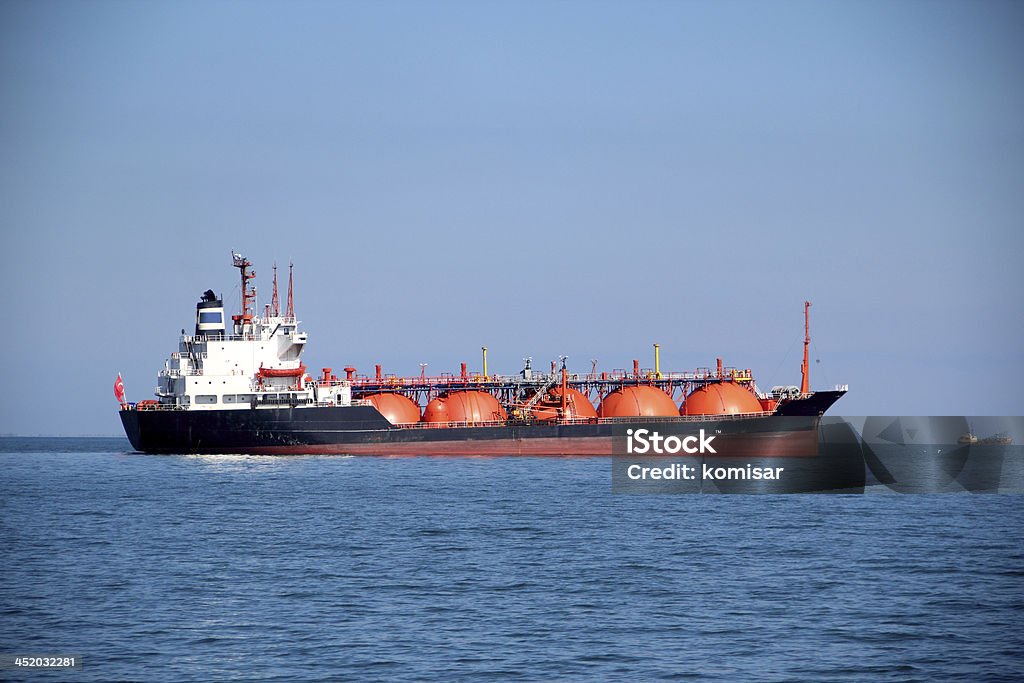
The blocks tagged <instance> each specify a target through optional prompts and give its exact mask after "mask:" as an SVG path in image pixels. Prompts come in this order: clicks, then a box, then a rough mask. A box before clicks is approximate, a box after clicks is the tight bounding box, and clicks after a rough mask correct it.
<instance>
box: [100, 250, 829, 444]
mask: <svg viewBox="0 0 1024 683" xmlns="http://www.w3.org/2000/svg"><path fill="white" fill-rule="evenodd" d="M232 265H233V267H235V268H237V269H238V271H239V274H240V278H241V306H240V310H239V312H238V313H235V314H232V315H231V316H230V320H228V318H227V317H226V315H225V310H224V301H223V296H218V295H216V294H215V293H214V292H213V290H207V291H206V292H205V293H203V294H202V296H201V298H200V300H199V302H198V304H197V305H196V311H195V326H194V330H192V333H191V334H188V333H186V332H185V330H184V329H183V330H182V333H181V336H180V339H179V342H178V350H177V351H175V352H173V353H171V354H170V357H169V358H168V359H167V360H166V361H165V363H164V367H163V369H162V370H160V372H159V373H158V385H157V387H156V391H155V396H156V398H154V399H148V400H142V401H138V402H134V403H133V402H129V401H127V400H126V399H125V395H124V385H123V382H122V380H121V377H120V375H118V380H117V382H116V383H115V387H114V393H115V396H116V397H117V399H118V402H119V404H120V417H121V422H122V424H123V425H124V429H125V433H126V434H127V436H128V439H129V441H130V442H131V444H132V447H133V448H135V449H136V450H137V451H141V452H146V453H241V454H352V455H384V456H388V455H452V454H466V455H469V454H472V455H612V454H614V451H615V443H616V441H615V440H616V438H619V437H622V436H623V435H625V434H626V433H627V431H628V430H635V429H643V428H646V429H649V430H651V429H660V430H663V431H671V432H674V433H687V434H689V433H693V434H696V433H698V432H699V430H706V431H707V432H708V433H710V434H715V435H716V436H717V437H718V439H719V441H718V443H719V444H723V445H726V446H730V445H731V447H732V450H731V452H732V453H735V454H741V453H756V454H758V455H764V456H787V455H813V454H814V453H815V452H816V449H817V431H816V430H817V426H818V420H819V418H820V416H821V415H823V414H824V413H825V411H826V410H828V408H829V407H830V406H831V405H832V404H834V403H835V402H836V401H837V400H838V399H839V398H840V397H842V395H843V394H844V393H846V391H847V389H848V387H846V386H837V387H835V388H834V389H832V390H828V391H810V389H809V374H810V373H809V365H808V345H809V343H810V327H809V307H810V303H809V302H804V358H803V363H802V365H801V383H800V386H799V387H797V386H778V387H774V388H772V390H771V391H769V392H761V391H760V390H759V389H758V388H757V385H756V384H755V382H754V377H753V375H752V373H751V371H750V370H749V369H740V368H735V367H728V366H725V365H724V364H723V362H722V360H721V359H720V358H719V359H717V363H716V365H715V367H713V368H712V367H705V368H698V369H697V370H694V371H686V372H667V371H666V372H663V371H662V369H661V363H660V346H659V345H658V344H655V345H654V367H653V368H646V369H642V368H641V367H640V363H639V361H633V368H632V370H631V371H629V370H616V371H612V372H601V373H598V372H597V369H596V367H592V369H591V372H590V373H586V374H580V373H570V372H569V371H568V369H567V364H566V358H564V357H563V358H561V359H560V364H559V363H557V362H552V363H551V366H550V369H547V371H539V370H536V369H534V368H533V367H532V362H531V360H529V359H527V360H526V361H525V364H524V367H523V368H522V370H521V371H520V372H518V373H516V374H514V375H502V374H492V373H491V372H489V370H488V367H487V348H486V347H482V348H481V351H482V362H483V367H482V370H481V371H479V372H469V371H468V370H467V366H466V364H465V363H463V364H462V367H461V369H460V371H459V372H458V373H451V374H445V375H441V376H438V377H431V376H427V375H426V372H425V367H424V368H421V373H420V374H419V375H418V376H411V377H402V376H396V375H391V374H384V373H383V372H382V369H381V366H380V365H377V366H376V368H375V372H374V373H373V374H370V375H365V374H360V373H359V372H358V371H357V370H356V368H354V367H345V368H344V371H343V373H339V374H340V376H339V374H336V373H335V372H334V371H333V370H332V368H330V367H323V368H321V369H320V371H319V372H317V373H316V374H315V375H313V374H311V373H310V372H309V369H308V368H307V367H306V365H305V364H304V362H303V351H304V350H305V347H306V343H307V335H306V333H305V332H303V331H300V329H299V321H298V320H297V319H296V316H295V307H294V298H293V286H292V283H293V273H292V267H291V266H289V272H288V294H287V299H286V302H285V306H284V312H283V313H282V311H281V308H282V307H281V302H280V300H279V296H278V285H277V267H276V265H275V266H274V276H273V285H272V296H271V301H270V303H268V304H265V307H264V311H263V314H262V315H258V314H257V312H256V290H255V287H254V285H253V280H254V278H255V276H256V273H255V272H254V271H253V270H252V263H251V262H250V261H249V260H248V259H246V258H245V257H244V256H242V255H241V254H237V253H234V252H232ZM781 417H785V418H787V419H785V420H780V419H779V418H781ZM630 433H632V432H630Z"/></svg>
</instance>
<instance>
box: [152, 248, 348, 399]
mask: <svg viewBox="0 0 1024 683" xmlns="http://www.w3.org/2000/svg"><path fill="white" fill-rule="evenodd" d="M232 255H233V257H234V266H235V267H236V268H238V269H239V270H240V271H241V275H242V312H241V313H240V314H238V315H233V316H231V318H232V323H231V329H230V331H228V329H227V327H228V326H227V324H226V323H227V321H226V320H225V316H224V304H223V301H222V299H221V298H219V297H217V296H216V295H214V293H213V292H212V291H210V290H207V292H206V293H205V294H203V297H202V299H201V300H200V302H199V303H198V304H197V306H196V325H195V334H185V331H184V330H182V335H181V338H180V340H179V342H178V350H177V351H176V352H175V353H172V354H171V357H170V358H169V359H167V361H166V362H165V363H164V368H163V370H161V371H160V373H159V375H158V382H159V384H158V386H157V387H156V396H157V399H158V400H157V402H156V403H157V404H158V405H157V406H154V407H159V408H176V409H187V410H223V409H231V408H237V409H251V408H254V407H260V406H268V407H271V406H272V407H281V406H282V405H291V406H305V405H351V403H352V390H351V386H350V385H349V383H348V382H345V381H341V382H339V381H337V380H336V379H334V380H333V381H327V382H323V383H320V382H315V381H313V380H312V378H311V377H310V376H309V375H308V374H307V373H306V366H305V365H303V364H302V351H303V349H304V348H305V344H306V333H305V332H300V331H299V321H298V320H296V318H295V314H294V307H293V305H292V282H291V273H289V277H288V310H287V311H286V313H285V314H284V315H281V314H280V311H279V310H278V309H279V307H278V301H277V274H276V272H275V275H274V296H273V303H272V304H268V305H267V307H266V314H265V315H264V316H263V317H259V316H255V315H253V313H252V310H251V309H252V304H253V303H254V302H255V298H256V293H255V290H254V289H252V288H251V287H250V284H249V281H250V280H252V279H253V278H254V277H255V273H253V272H250V271H249V267H250V266H251V264H250V263H249V261H248V260H246V259H245V258H244V257H243V256H241V255H240V254H232ZM332 379H333V378H332Z"/></svg>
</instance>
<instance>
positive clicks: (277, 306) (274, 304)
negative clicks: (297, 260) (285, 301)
mask: <svg viewBox="0 0 1024 683" xmlns="http://www.w3.org/2000/svg"><path fill="white" fill-rule="evenodd" d="M270 315H272V316H274V317H275V318H277V317H279V316H280V315H281V298H280V297H279V296H278V295H277V261H274V291H273V292H272V293H271V295H270Z"/></svg>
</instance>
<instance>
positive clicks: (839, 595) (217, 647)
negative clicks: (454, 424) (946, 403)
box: [0, 438, 1024, 681]
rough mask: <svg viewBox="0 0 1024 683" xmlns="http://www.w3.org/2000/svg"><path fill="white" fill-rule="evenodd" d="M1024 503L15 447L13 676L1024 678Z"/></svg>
mask: <svg viewBox="0 0 1024 683" xmlns="http://www.w3.org/2000/svg"><path fill="white" fill-rule="evenodd" d="M1022 503H1024V497H1021V496H1017V495H972V494H967V493H962V494H948V495H896V494H893V495H870V496H856V495H785V496H740V495H738V496H702V495H622V494H613V493H612V492H611V462H610V459H608V458H467V457H459V458H444V457H429V458H428V457H422V458H416V457H413V458H375V457H294V456H292V457H254V456H244V455H236V456H232V455H217V456H202V455H198V456H151V455H141V454H137V453H132V452H131V448H130V446H129V445H128V443H127V442H126V441H124V440H123V439H12V438H7V439H2V440H0V555H2V559H0V653H7V654H16V653H26V654H28V653H34V654H46V653H76V654H78V655H79V656H80V657H81V662H82V668H81V669H80V670H74V671H63V672H40V671H17V670H6V671H0V679H3V680H30V681H37V680H39V681H42V680H82V681H110V680H145V681H184V680H201V681H206V680H280V681H316V680H325V681H326V680H359V679H367V680H409V681H423V680H425V681H448V680H460V679H461V680H488V679H502V680H505V679H508V680H552V679H558V680H684V681H687V680H704V681H740V680H744V681H781V680H824V681H863V680H873V681H897V680H898V681H904V680H921V681H936V680H971V681H984V680H992V681H999V680H1020V678H1021V676H1024V655H1022V653H1024V545H1022V541H1021V539H1022V536H1024V535H1022V522H1024V504H1022Z"/></svg>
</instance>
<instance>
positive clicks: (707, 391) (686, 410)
mask: <svg viewBox="0 0 1024 683" xmlns="http://www.w3.org/2000/svg"><path fill="white" fill-rule="evenodd" d="M762 410H763V408H762V407H761V402H760V401H758V400H757V397H756V396H754V395H753V394H752V393H750V392H749V391H747V390H746V389H744V388H743V387H741V386H740V385H738V384H733V383H732V382H716V383H715V384H708V385H707V386H703V387H700V388H699V389H694V390H693V391H692V392H690V395H689V396H687V397H686V400H685V401H683V407H682V408H680V409H679V414H680V415H736V414H737V413H759V412H761V411H762Z"/></svg>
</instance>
